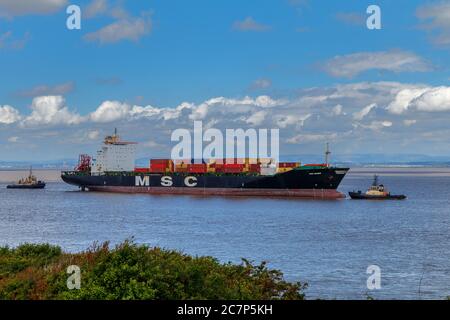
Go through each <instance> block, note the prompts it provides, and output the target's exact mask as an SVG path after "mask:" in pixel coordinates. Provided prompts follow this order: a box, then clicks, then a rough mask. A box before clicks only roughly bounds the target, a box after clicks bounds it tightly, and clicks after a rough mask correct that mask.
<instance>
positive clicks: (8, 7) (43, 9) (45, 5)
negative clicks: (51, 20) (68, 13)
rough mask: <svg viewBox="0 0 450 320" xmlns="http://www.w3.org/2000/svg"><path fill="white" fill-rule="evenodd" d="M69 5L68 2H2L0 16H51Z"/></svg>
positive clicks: (33, 0)
mask: <svg viewBox="0 0 450 320" xmlns="http://www.w3.org/2000/svg"><path fill="white" fill-rule="evenodd" d="M67 4H68V0H2V1H0V16H3V17H8V18H10V17H14V16H24V15H35V14H39V15H42V14H51V13H54V12H56V11H58V10H60V9H62V8H63V7H64V6H65V5H67Z"/></svg>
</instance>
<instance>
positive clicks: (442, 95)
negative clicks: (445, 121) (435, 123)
mask: <svg viewBox="0 0 450 320" xmlns="http://www.w3.org/2000/svg"><path fill="white" fill-rule="evenodd" d="M411 104H412V106H413V107H415V108H417V110H420V111H431V112H436V111H450V87H436V88H429V89H428V90H427V91H425V92H424V93H422V94H421V95H420V96H418V97H417V98H415V99H414V100H413V101H412V102H411Z"/></svg>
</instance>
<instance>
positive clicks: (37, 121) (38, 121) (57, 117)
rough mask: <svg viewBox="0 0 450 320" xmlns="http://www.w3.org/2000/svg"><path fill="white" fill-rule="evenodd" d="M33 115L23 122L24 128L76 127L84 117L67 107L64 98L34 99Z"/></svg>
mask: <svg viewBox="0 0 450 320" xmlns="http://www.w3.org/2000/svg"><path fill="white" fill-rule="evenodd" d="M31 110H32V112H31V114H30V115H29V116H28V117H26V118H25V119H24V120H23V121H22V125H23V126H39V125H75V124H79V123H81V122H82V120H83V119H82V117H81V116H80V115H79V114H77V113H73V112H71V111H70V110H69V108H68V107H67V106H66V101H65V99H64V98H63V97H62V96H42V97H36V98H34V99H33V102H32V104H31Z"/></svg>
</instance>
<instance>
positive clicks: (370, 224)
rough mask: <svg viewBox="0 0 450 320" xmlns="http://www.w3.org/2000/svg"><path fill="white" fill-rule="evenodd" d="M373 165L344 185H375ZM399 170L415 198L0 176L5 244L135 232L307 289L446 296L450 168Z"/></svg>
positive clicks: (389, 179) (398, 181) (75, 245)
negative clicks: (372, 271)
mask: <svg viewBox="0 0 450 320" xmlns="http://www.w3.org/2000/svg"><path fill="white" fill-rule="evenodd" d="M365 171H366V172H362V171H359V172H358V171H355V173H353V174H350V175H348V176H347V177H346V178H345V180H344V182H343V183H342V185H341V188H340V189H341V190H342V191H349V190H352V189H355V188H356V189H366V187H367V186H368V184H370V182H371V177H370V174H371V172H369V171H367V169H365ZM397 171H398V170H391V171H390V172H389V174H385V175H383V174H382V182H383V183H385V184H386V185H387V186H388V187H390V189H392V191H399V192H401V193H405V194H407V195H408V196H409V198H408V200H406V201H385V202H376V201H375V202H374V201H352V200H341V201H312V200H303V201H299V200H283V199H232V198H218V197H216V198H195V197H189V196H178V197H174V196H147V195H120V194H102V193H88V192H85V193H83V192H78V191H77V190H76V188H74V187H72V186H69V185H66V184H63V183H61V182H50V183H49V184H48V187H47V189H45V190H7V189H5V184H4V183H1V184H0V221H1V223H0V245H9V246H16V245H18V244H20V243H24V242H34V243H42V242H49V243H52V244H57V245H60V246H62V247H63V248H64V249H65V250H68V251H79V250H83V249H86V248H87V247H89V246H90V245H91V244H92V243H93V242H94V241H106V240H111V242H112V243H113V244H115V243H118V242H120V241H123V240H124V239H126V238H129V237H131V236H134V237H135V240H136V242H138V243H146V244H149V245H153V246H161V247H165V248H170V249H179V250H182V251H184V252H186V253H189V254H194V255H211V256H214V257H217V258H218V259H220V260H221V261H223V262H228V261H232V262H240V258H241V257H245V258H249V259H252V260H254V261H255V262H260V261H262V260H265V261H268V262H269V266H270V267H272V268H278V269H281V270H282V271H283V272H284V274H285V276H286V278H287V279H288V280H290V281H306V282H308V283H309V286H310V287H309V289H308V290H307V291H306V294H307V297H308V298H318V297H320V298H337V299H364V298H365V295H366V294H367V293H368V294H370V295H371V296H373V297H375V298H381V299H443V298H445V297H446V296H448V295H450V263H449V262H450V261H449V260H450V249H449V243H450V241H449V240H450V174H448V173H449V172H448V171H446V174H442V173H441V172H437V173H436V172H434V173H430V172H428V171H427V172H423V170H421V169H407V170H403V171H401V172H400V174H398V172H397ZM1 174H2V173H1V172H0V176H1ZM0 180H1V179H0ZM369 265H378V266H379V267H380V268H381V286H382V287H381V289H380V290H375V291H369V290H368V289H367V286H366V281H367V277H368V275H367V274H366V270H367V267H368V266H369Z"/></svg>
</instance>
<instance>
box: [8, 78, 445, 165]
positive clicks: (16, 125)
mask: <svg viewBox="0 0 450 320" xmlns="http://www.w3.org/2000/svg"><path fill="white" fill-rule="evenodd" d="M447 95H448V88H447V87H431V86H426V85H421V84H404V83H398V82H358V83H348V84H340V85H335V86H330V87H312V88H305V89H301V90H297V91H296V95H295V96H290V97H289V98H280V97H271V96H255V97H246V96H244V97H231V98H230V97H216V98H211V99H207V100H205V101H203V102H199V103H193V102H188V101H185V102H182V103H180V104H178V105H175V106H167V107H166V106H155V105H136V104H132V103H129V102H124V101H114V100H106V101H103V102H99V103H98V107H97V108H96V109H94V110H93V111H92V112H86V113H84V114H82V115H80V114H78V113H76V112H75V111H73V109H70V108H68V107H67V104H66V102H65V100H64V98H62V97H61V96H45V97H38V98H36V99H34V100H33V102H32V107H31V112H30V114H22V115H21V114H20V113H19V112H18V111H17V110H15V109H14V108H13V107H8V108H5V107H4V106H3V107H1V109H0V140H2V141H6V140H7V139H8V137H11V136H18V137H21V140H25V136H24V134H25V135H26V132H28V131H23V130H22V129H23V127H25V126H33V130H32V131H33V137H37V136H39V137H41V138H40V139H43V140H46V141H48V140H49V139H53V141H55V142H59V143H61V141H60V140H61V139H66V140H64V141H68V142H70V141H72V142H74V143H91V142H92V141H96V140H98V139H100V138H101V136H102V133H104V132H108V131H110V130H111V128H114V127H118V128H119V130H120V132H123V135H124V136H125V137H126V139H127V140H132V141H138V142H143V143H147V142H149V140H151V141H152V142H151V145H152V146H158V147H157V148H156V147H155V148H154V149H153V150H152V151H155V150H162V149H164V148H169V149H170V146H171V142H170V134H171V132H172V131H173V130H174V129H177V128H187V129H189V130H192V128H193V120H201V121H202V122H203V126H204V128H217V129H219V130H225V129H227V128H244V129H246V128H267V129H269V128H279V129H280V143H281V145H280V147H281V150H283V148H285V149H284V150H285V152H291V151H292V152H295V151H294V148H295V145H296V144H298V145H299V146H301V147H299V149H298V150H297V151H299V150H305V149H304V147H305V146H306V145H307V147H308V150H309V151H308V152H310V151H311V152H321V151H322V144H321V143H317V142H321V141H323V142H325V141H330V142H333V149H337V148H346V150H353V148H357V147H358V143H360V147H361V148H364V149H365V150H367V148H372V149H374V148H375V149H377V148H379V147H380V146H384V145H385V143H384V142H386V141H388V142H389V143H388V145H391V146H395V147H393V150H394V151H396V150H397V149H398V148H399V147H398V146H400V145H405V144H406V145H407V144H408V143H412V142H411V141H412V140H411V139H413V137H415V138H414V139H419V138H420V137H422V134H424V133H426V132H432V133H433V132H434V133H435V132H441V133H442V132H444V131H445V130H447V131H448V132H449V133H450V130H448V121H449V120H450V112H448V111H450V109H449V110H448V111H447V106H448V96H447ZM14 110H15V111H14ZM375 110H376V112H374V111H375ZM395 110H397V113H395V112H393V111H395ZM398 110H400V111H399V112H398ZM344 111H345V112H344ZM437 111H440V112H441V114H440V115H439V117H436V115H435V113H433V112H437ZM5 119H6V120H5ZM417 123H420V125H416V124H417ZM396 124H398V125H396ZM6 126H8V128H7V130H1V129H3V128H5V127H6ZM49 126H55V129H54V130H58V132H59V133H58V134H57V135H55V136H44V134H45V133H46V132H48V127H49ZM136 128H139V130H136ZM373 131H376V132H377V133H380V134H376V135H374V134H373ZM6 132H7V135H6V136H5V134H6ZM434 136H435V138H436V139H437V137H438V136H439V135H434ZM80 137H81V138H80ZM386 137H388V138H389V139H388V140H386ZM441 137H442V139H445V135H442V134H441ZM57 139H60V140H57ZM350 141H351V142H350ZM447 143H448V142H447ZM151 145H146V146H148V147H151ZM319 145H320V147H319ZM159 146H160V147H159ZM283 146H284V147H283ZM302 148H303V149H302ZM315 148H317V149H315ZM147 149H148V148H147ZM310 149H311V150H310ZM286 150H287V151H286ZM377 150H378V149H377ZM282 152H283V151H282ZM162 155H163V154H161V156H162Z"/></svg>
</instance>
